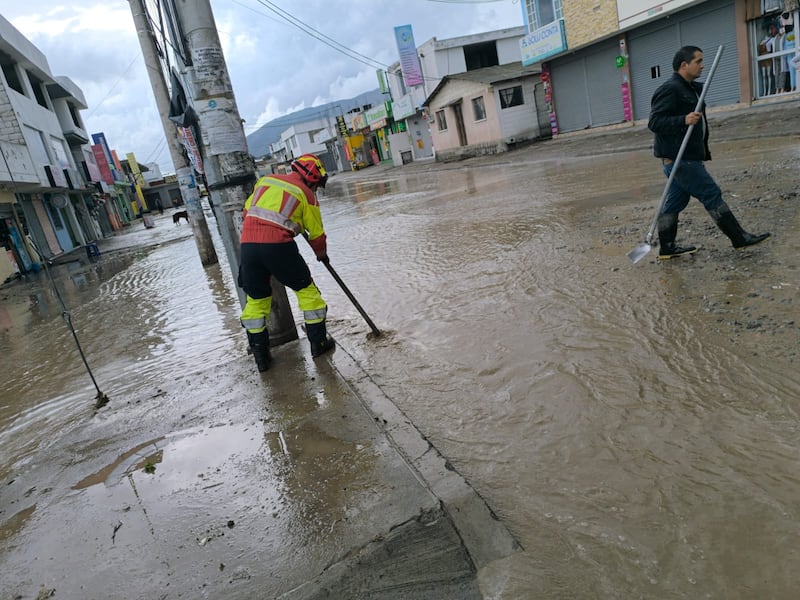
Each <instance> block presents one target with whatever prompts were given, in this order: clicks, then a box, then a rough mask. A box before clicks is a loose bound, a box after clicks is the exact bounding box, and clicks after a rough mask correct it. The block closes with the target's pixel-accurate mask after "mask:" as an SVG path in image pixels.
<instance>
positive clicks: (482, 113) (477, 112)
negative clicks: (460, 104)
mask: <svg viewBox="0 0 800 600" xmlns="http://www.w3.org/2000/svg"><path fill="white" fill-rule="evenodd" d="M472 114H473V116H474V117H475V120H476V121H483V120H484V119H486V106H485V105H484V103H483V96H479V97H477V98H473V99H472Z"/></svg>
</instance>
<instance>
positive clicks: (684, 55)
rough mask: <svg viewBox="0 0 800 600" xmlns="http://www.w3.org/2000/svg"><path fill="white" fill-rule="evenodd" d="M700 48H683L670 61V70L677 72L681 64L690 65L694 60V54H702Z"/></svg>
mask: <svg viewBox="0 0 800 600" xmlns="http://www.w3.org/2000/svg"><path fill="white" fill-rule="evenodd" d="M702 51H703V49H702V48H698V47H697V46H684V47H683V48H681V49H680V50H678V51H677V52H676V53H675V58H673V59H672V70H673V71H677V70H678V69H680V68H681V64H682V63H685V62H687V63H690V62H692V61H693V60H694V53H695V52H702Z"/></svg>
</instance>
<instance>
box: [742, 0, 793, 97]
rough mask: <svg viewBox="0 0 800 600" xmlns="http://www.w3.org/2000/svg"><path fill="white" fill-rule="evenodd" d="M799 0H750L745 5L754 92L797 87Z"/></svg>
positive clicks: (787, 90)
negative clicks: (796, 58)
mask: <svg viewBox="0 0 800 600" xmlns="http://www.w3.org/2000/svg"><path fill="white" fill-rule="evenodd" d="M798 8H800V2H799V1H798V0H790V1H788V2H787V1H786V0H755V1H753V0H748V2H747V9H746V13H747V14H746V18H747V28H748V38H749V41H750V57H751V67H752V77H753V96H754V97H755V98H757V99H758V98H767V97H770V96H776V95H778V94H788V93H791V92H795V91H797V63H793V62H792V60H793V59H794V58H795V56H796V55H797V41H796V35H797V31H796V29H795V25H796V23H797V22H798V17H800V14H798Z"/></svg>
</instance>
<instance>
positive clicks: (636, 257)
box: [628, 46, 725, 264]
mask: <svg viewBox="0 0 800 600" xmlns="http://www.w3.org/2000/svg"><path fill="white" fill-rule="evenodd" d="M724 47H725V46H720V47H719V48H717V55H716V56H715V57H714V62H713V63H712V64H711V69H710V70H709V72H708V76H707V77H706V82H705V84H704V85H703V91H702V92H700V97H699V98H698V99H697V106H695V108H694V112H700V111H701V110H702V108H703V101H704V100H705V99H706V92H708V87H709V85H710V84H711V78H712V77H714V71H716V70H717V65H718V64H719V59H720V57H721V56H722V50H723V48H724ZM693 129H694V125H689V127H688V129H686V133H685V134H684V136H683V142H681V147H680V149H679V150H678V155H677V156H676V157H675V162H674V164H673V165H672V171H671V172H670V174H669V177H668V178H667V185H665V186H664V193H663V194H661V202H659V204H658V209H657V210H656V214H655V216H654V217H653V223H652V224H651V225H650V229H649V230H648V232H647V237H646V238H645V240H644V244H639V245H638V246H636V248H634V249H633V250H631V251H630V252H628V258H630V259H631V262H632V263H634V264H636V263H637V262H639V261H640V260H642V259H643V258H644V257H645V256H647V255H648V254H649V253H650V250H652V246H651V245H650V244H651V243H652V241H653V233H655V230H656V223H658V217H659V216H660V215H661V211H662V210H663V209H664V204H665V203H666V201H667V194H668V192H669V186H671V185H672V180H673V179H675V173H676V171H677V170H678V165H679V164H680V162H681V158H683V153H684V151H685V150H686V146H687V145H688V144H689V136H691V135H692V130H693Z"/></svg>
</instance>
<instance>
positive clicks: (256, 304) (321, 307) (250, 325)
mask: <svg viewBox="0 0 800 600" xmlns="http://www.w3.org/2000/svg"><path fill="white" fill-rule="evenodd" d="M295 295H296V296H297V304H298V306H299V307H300V310H302V311H303V320H304V321H305V322H306V323H308V324H314V323H322V322H323V321H324V320H325V315H326V314H327V312H328V305H327V304H325V301H324V300H323V299H322V294H320V292H319V288H317V286H316V285H314V282H311V285H308V286H306V287H304V288H303V289H302V290H298V291H296V292H295ZM271 309H272V296H267V297H266V298H252V297H251V296H247V302H246V303H245V305H244V308H243V309H242V314H241V317H240V320H241V323H242V326H243V327H245V329H247V331H248V332H249V333H260V332H262V331H264V330H265V329H266V328H267V322H268V321H269V313H270V310H271Z"/></svg>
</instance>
